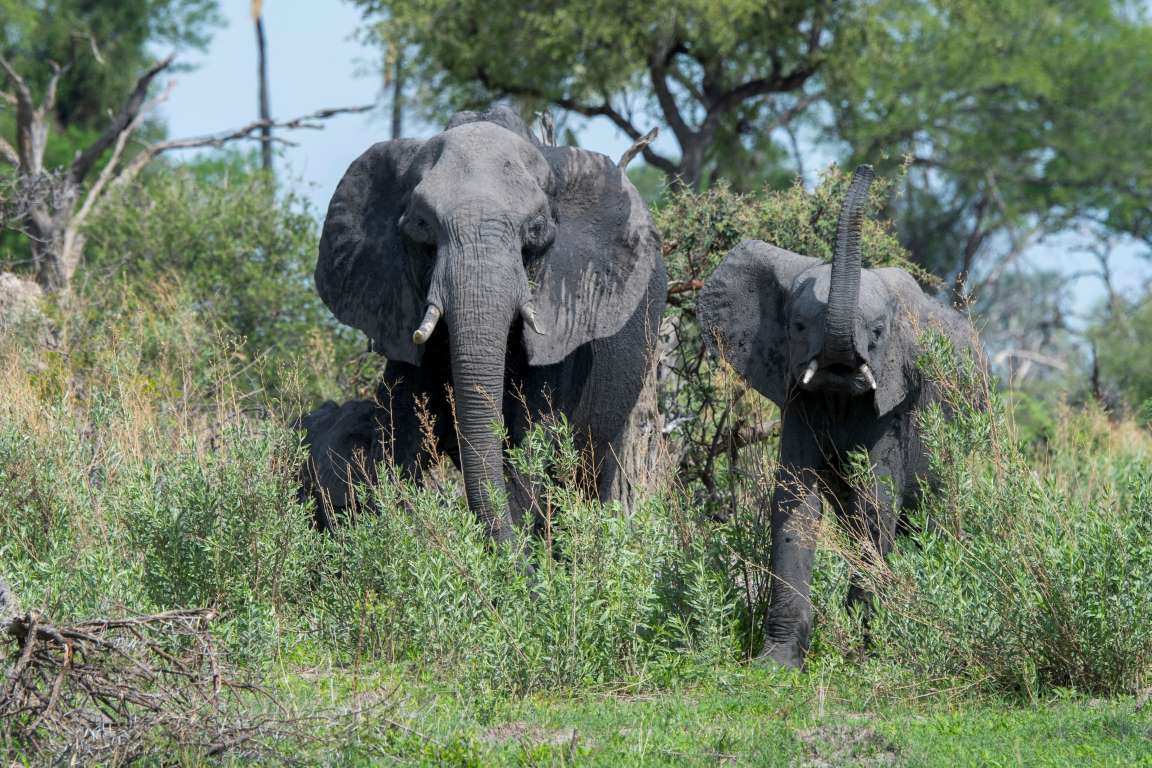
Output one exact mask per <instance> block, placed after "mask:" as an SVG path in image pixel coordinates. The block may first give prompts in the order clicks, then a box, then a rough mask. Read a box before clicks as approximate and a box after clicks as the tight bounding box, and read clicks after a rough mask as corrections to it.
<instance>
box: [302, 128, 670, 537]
mask: <svg viewBox="0 0 1152 768" xmlns="http://www.w3.org/2000/svg"><path fill="white" fill-rule="evenodd" d="M658 263H659V243H658V239H657V238H656V236H655V233H654V231H653V229H652V225H651V222H650V219H649V218H648V213H647V210H646V208H645V206H644V204H643V202H642V201H641V199H640V197H639V195H638V194H637V192H636V190H635V189H634V188H633V187H632V185H631V184H630V183H629V182H628V180H627V178H626V177H625V176H624V175H623V173H622V172H621V170H620V169H619V168H617V167H616V165H615V164H614V163H613V162H612V161H611V160H609V159H608V158H607V157H605V156H603V155H600V154H596V153H593V152H588V151H585V150H581V149H575V148H570V147H551V146H544V145H541V144H540V143H539V142H537V141H536V139H535V138H534V137H533V136H532V134H531V132H530V131H529V130H528V128H527V127H526V126H525V125H524V123H523V122H522V121H521V120H520V118H519V117H518V116H517V115H516V114H515V113H514V112H512V111H511V110H509V109H507V108H502V107H497V108H495V109H493V110H491V111H489V112H487V113H484V114H476V113H472V112H464V113H460V114H458V115H456V116H455V117H454V118H453V119H452V120H451V122H449V124H448V126H447V128H446V129H445V130H444V131H443V132H442V133H440V134H438V135H436V136H434V137H433V138H431V139H428V140H426V141H415V140H403V139H402V140H395V141H388V142H383V143H380V144H376V145H374V146H373V147H371V148H370V149H368V151H367V152H365V153H364V154H363V155H361V156H360V157H359V158H357V159H356V160H355V161H354V162H353V163H352V165H351V166H350V167H349V169H348V171H347V173H346V174H345V176H344V178H343V180H342V181H341V182H340V184H339V186H338V187H337V189H336V192H335V194H334V196H333V198H332V202H331V204H330V205H329V208H328V215H327V218H326V220H325V222H324V230H323V234H322V237H321V241H320V252H319V260H318V263H317V266H316V286H317V288H318V290H319V293H320V296H321V298H322V299H323V300H324V302H325V303H326V304H327V305H328V307H329V308H330V309H331V310H332V312H333V313H334V314H335V315H336V317H337V318H338V319H339V320H341V321H342V322H344V323H346V324H348V325H351V326H353V327H355V328H359V329H360V330H362V331H364V332H365V333H366V334H367V335H368V336H369V337H370V338H371V339H372V341H373V343H374V345H375V348H376V349H377V350H378V351H380V352H382V353H383V354H384V355H385V356H387V357H388V358H389V359H391V360H399V361H403V362H407V363H411V364H413V365H419V363H420V361H421V356H422V351H423V345H425V344H426V343H428V342H429V340H430V339H432V338H433V337H434V336H435V335H437V334H446V335H447V344H448V348H449V355H450V359H451V365H452V376H453V383H454V386H455V397H456V415H457V424H458V429H459V434H460V444H461V462H462V468H463V471H464V478H465V487H466V491H467V495H468V503H469V506H470V507H471V508H472V509H473V511H475V512H476V513H477V515H478V516H479V517H480V518H481V520H482V521H483V522H485V523H486V524H488V525H489V526H490V530H491V531H492V532H494V533H497V534H499V525H498V523H497V520H498V515H499V514H500V513H501V512H502V510H500V509H497V508H496V506H495V501H494V499H493V496H492V493H491V491H492V490H493V489H495V490H497V491H501V490H502V489H503V487H504V483H503V474H502V472H503V463H502V458H503V455H502V446H501V444H500V440H499V437H498V435H497V432H496V430H495V429H494V427H495V426H496V425H497V424H498V423H499V422H500V419H501V403H502V401H503V388H504V373H505V371H504V365H505V355H506V353H507V351H508V349H507V348H508V344H509V339H510V336H511V337H512V338H516V337H519V338H521V339H522V343H523V345H524V347H525V352H526V355H527V360H528V363H529V364H530V365H548V364H552V363H557V362H559V361H561V360H562V359H564V358H565V357H566V356H567V355H569V354H570V353H571V352H572V351H573V350H575V349H576V348H577V347H579V346H581V345H583V344H585V343H587V342H590V341H592V340H594V339H598V338H604V337H608V336H612V335H614V334H616V333H617V332H618V331H619V330H620V329H621V328H622V327H623V326H624V324H625V323H626V322H627V320H628V319H629V317H631V315H632V314H633V312H634V310H635V309H636V308H637V306H638V305H639V303H640V301H641V299H642V298H643V297H644V296H645V295H646V289H647V287H648V283H649V279H650V277H651V275H652V272H653V269H655V268H657V266H658ZM521 329H526V330H523V331H522V332H520V333H516V331H517V330H521ZM493 526H495V527H493Z"/></svg>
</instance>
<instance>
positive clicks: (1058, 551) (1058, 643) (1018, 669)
mask: <svg viewBox="0 0 1152 768" xmlns="http://www.w3.org/2000/svg"><path fill="white" fill-rule="evenodd" d="M954 405H955V410H956V414H955V418H954V419H953V420H952V421H948V420H945V419H944V418H943V417H942V414H941V412H940V411H939V410H936V411H934V412H930V413H928V414H925V415H924V416H923V417H922V424H923V427H924V430H925V435H926V442H927V443H928V444H929V445H930V447H931V449H932V452H933V455H934V458H935V466H936V470H937V472H938V473H939V475H940V477H941V480H942V490H941V493H940V494H939V495H938V496H937V497H936V498H935V499H934V500H933V501H932V502H931V503H930V504H929V505H928V506H927V508H926V509H925V514H924V517H923V519H921V520H919V521H918V524H917V525H916V526H914V528H915V530H916V533H915V534H914V535H913V536H912V537H911V540H909V541H905V542H904V543H903V545H902V546H900V547H899V549H898V552H897V553H896V554H895V556H894V557H892V558H891V562H890V566H891V570H890V571H888V570H887V569H885V572H883V573H880V574H874V575H875V576H876V577H877V578H876V581H877V582H878V584H879V585H880V590H881V594H882V595H883V599H882V600H881V603H880V605H881V609H880V611H879V613H878V615H877V621H876V622H875V625H876V626H875V630H876V631H875V637H876V638H877V641H878V648H879V649H880V650H881V651H882V653H883V654H884V656H885V657H887V658H889V659H891V660H893V661H896V662H897V663H899V664H901V665H905V666H907V667H909V668H911V669H915V670H917V671H919V672H921V673H923V674H925V675H932V676H946V677H953V676H960V677H964V678H968V679H971V680H974V681H977V682H979V683H981V684H983V685H985V686H987V687H989V688H992V689H995V690H1000V691H1007V692H1012V693H1016V694H1019V695H1022V696H1027V697H1031V698H1035V697H1038V696H1040V695H1042V694H1043V693H1045V692H1048V691H1051V690H1052V689H1054V688H1063V687H1068V688H1074V689H1077V690H1080V691H1088V692H1095V693H1118V692H1126V691H1132V690H1135V689H1137V688H1139V687H1142V686H1143V685H1146V684H1147V680H1148V679H1149V676H1150V675H1152V602H1149V600H1148V599H1147V595H1148V594H1149V590H1150V589H1152V450H1150V446H1149V442H1148V440H1147V436H1146V435H1145V434H1143V433H1141V432H1140V431H1139V430H1138V429H1137V428H1136V427H1135V425H1133V424H1130V423H1118V424H1117V423H1112V422H1110V421H1109V420H1108V419H1107V417H1106V416H1105V415H1104V414H1103V413H1101V412H1100V411H1098V410H1095V409H1093V408H1087V409H1083V410H1071V409H1069V408H1067V407H1065V408H1062V409H1061V411H1060V412H1059V413H1058V414H1056V418H1055V419H1054V420H1053V426H1052V428H1051V429H1052V431H1051V434H1050V435H1049V437H1048V440H1047V442H1046V443H1045V444H1043V446H1042V447H1041V448H1040V449H1039V450H1035V451H1033V450H1031V449H1030V447H1029V446H1028V445H1027V444H1024V443H1022V442H1021V441H1020V440H1019V439H1018V438H1017V437H1016V435H1015V434H1014V430H1012V429H1010V428H1009V423H1008V422H1007V420H1006V419H1005V416H1004V404H1003V402H1002V400H1001V398H1000V397H999V396H994V397H993V402H992V407H991V408H989V409H983V408H979V407H975V406H974V404H972V403H964V402H955V401H954ZM929 519H933V520H934V521H935V522H936V523H937V525H935V526H931V525H928V524H927V523H926V521H927V520H929Z"/></svg>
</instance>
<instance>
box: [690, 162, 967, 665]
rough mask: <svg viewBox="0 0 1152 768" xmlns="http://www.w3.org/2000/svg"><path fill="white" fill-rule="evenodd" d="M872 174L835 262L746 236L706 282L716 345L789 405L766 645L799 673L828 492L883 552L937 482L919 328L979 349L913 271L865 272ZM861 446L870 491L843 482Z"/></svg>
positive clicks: (849, 216) (704, 297)
mask: <svg viewBox="0 0 1152 768" xmlns="http://www.w3.org/2000/svg"><path fill="white" fill-rule="evenodd" d="M871 179H872V170H871V168H869V167H868V166H861V167H860V168H858V169H857V171H856V175H855V177H854V179H853V182H852V186H851V188H850V190H849V193H848V196H847V199H846V200H845V202H844V207H843V208H842V210H841V213H840V224H839V232H838V237H837V243H836V249H835V254H834V258H833V262H832V263H831V264H826V263H823V262H822V261H821V260H819V259H814V258H809V257H807V256H800V255H797V254H795V253H790V252H788V251H785V250H782V249H780V248H776V247H774V246H772V245H769V244H767V243H764V242H760V241H758V240H752V241H747V242H744V243H741V244H740V245H739V246H737V247H736V248H735V249H733V250H732V251H731V252H730V253H729V254H728V256H727V257H726V258H725V259H724V261H723V263H721V265H720V266H719V267H718V268H717V269H716V271H715V272H714V273H713V274H712V275H711V276H710V277H709V278H708V280H707V281H706V282H705V284H704V288H703V290H702V292H701V295H700V301H699V313H700V321H701V327H702V328H703V329H704V332H705V333H704V336H705V339H706V342H707V344H708V346H709V347H710V349H711V350H712V352H713V353H714V354H717V355H720V356H722V357H724V358H725V359H726V360H727V361H728V362H729V363H730V364H731V365H732V367H733V368H734V369H735V370H736V371H737V372H738V373H740V374H741V376H743V377H744V378H745V379H746V380H747V381H748V383H749V384H750V385H751V386H752V387H753V388H755V389H756V390H757V391H759V392H760V393H761V394H763V395H765V396H767V397H768V398H770V399H771V400H772V401H773V402H775V403H776V404H777V405H778V406H780V410H781V433H780V462H779V472H778V475H777V482H776V490H775V492H774V494H773V497H772V552H771V555H770V563H769V569H770V571H771V574H772V581H771V587H770V595H769V601H770V607H769V611H768V617H767V626H766V634H765V641H764V648H763V651H762V653H763V654H764V655H766V656H768V657H770V658H771V659H773V660H775V661H777V662H779V663H780V664H783V665H785V666H788V667H793V668H798V667H800V666H802V665H803V661H804V654H805V652H806V650H807V647H808V637H809V632H810V630H811V626H812V605H811V601H810V598H809V594H810V593H809V589H810V582H811V576H812V562H813V555H814V548H813V543H814V535H815V524H816V522H817V520H818V519H819V515H820V507H821V496H824V497H825V498H827V499H828V500H829V501H831V502H832V504H833V505H834V507H835V509H836V510H837V512H838V514H839V515H840V517H841V520H842V521H843V522H844V523H845V524H846V526H847V528H848V529H849V530H850V531H851V532H852V533H854V534H855V535H856V536H857V537H859V540H860V541H861V544H862V546H863V551H862V556H864V557H866V558H868V557H875V556H877V555H879V556H880V557H883V556H885V555H886V554H887V553H888V551H889V550H890V549H891V547H892V540H893V536H894V534H895V531H896V525H897V520H898V518H899V516H900V510H901V509H904V510H907V509H909V508H910V507H911V506H913V505H915V504H916V503H917V502H918V501H919V499H918V493H919V489H920V487H921V486H920V481H921V480H927V481H929V482H931V479H930V478H929V476H928V457H927V455H926V453H925V450H924V447H923V446H922V444H921V440H920V435H919V433H918V430H917V426H916V412H917V411H918V410H920V409H922V408H924V407H925V406H926V405H928V404H929V403H931V402H932V401H933V400H934V398H935V393H934V392H933V388H932V386H931V385H930V383H929V382H927V381H924V380H922V379H921V375H920V373H919V372H918V371H917V368H916V357H917V355H918V348H917V346H918V341H919V339H920V337H921V334H922V333H923V332H925V331H928V330H930V329H932V328H935V329H938V330H939V331H940V332H942V333H944V334H946V335H947V336H948V337H949V338H950V339H951V341H952V343H953V346H954V348H955V349H956V350H957V351H958V354H962V355H975V356H977V359H978V355H979V353H978V351H977V347H976V343H975V340H974V337H973V333H972V329H971V326H970V324H969V322H968V320H967V319H966V318H965V317H964V316H962V315H961V314H960V313H958V312H956V311H955V310H953V309H951V308H950V307H947V306H945V305H943V304H942V303H940V302H939V301H937V300H935V299H934V298H932V297H929V296H927V295H925V293H924V292H923V291H922V290H921V289H920V287H919V286H918V285H917V283H916V281H915V280H914V279H913V278H912V277H911V276H910V275H909V274H908V273H907V272H905V271H903V270H901V269H892V268H888V269H862V268H861V261H860V227H861V222H862V218H863V211H864V204H865V201H866V197H867V188H868V185H869V183H870V182H871ZM810 371H811V373H809V372H810ZM856 450H864V451H867V454H868V456H869V458H870V460H871V464H872V466H873V468H874V473H875V476H876V479H877V482H876V484H875V486H874V487H870V488H856V487H851V486H850V485H849V484H848V483H847V482H846V481H845V476H846V474H847V470H846V467H845V461H846V459H847V456H848V454H849V453H850V452H852V451H856ZM848 601H849V603H850V604H851V603H854V602H860V603H862V604H863V606H864V607H865V608H867V604H868V603H869V602H870V601H871V595H869V594H868V593H867V592H866V591H865V590H864V589H863V588H862V587H861V586H860V585H859V584H858V583H856V582H855V581H854V582H853V585H852V587H851V589H850V590H849V594H848Z"/></svg>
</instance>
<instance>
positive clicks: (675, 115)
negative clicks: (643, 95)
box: [634, 53, 695, 148]
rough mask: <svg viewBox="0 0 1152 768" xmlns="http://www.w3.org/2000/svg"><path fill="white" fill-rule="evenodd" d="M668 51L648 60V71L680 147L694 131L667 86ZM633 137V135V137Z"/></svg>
mask: <svg viewBox="0 0 1152 768" xmlns="http://www.w3.org/2000/svg"><path fill="white" fill-rule="evenodd" d="M669 55H670V54H669V53H659V54H656V55H654V56H652V57H651V58H650V59H649V60H648V73H649V75H650V76H651V78H652V90H653V91H654V92H655V93H656V101H657V103H658V104H659V105H660V111H661V112H663V113H664V119H665V120H666V121H667V122H668V127H669V128H671V129H672V133H673V135H675V136H676V140H677V141H678V142H680V146H681V147H685V148H686V147H687V146H688V145H689V144H691V143H692V140H693V139H694V138H695V131H693V130H692V129H691V128H689V127H688V123H686V122H685V121H684V116H683V115H681V114H680V107H678V106H677V105H676V98H675V97H674V96H673V95H672V91H671V89H670V88H669V87H668V56H669ZM634 138H635V137H634Z"/></svg>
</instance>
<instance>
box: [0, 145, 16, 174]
mask: <svg viewBox="0 0 1152 768" xmlns="http://www.w3.org/2000/svg"><path fill="white" fill-rule="evenodd" d="M0 159H3V160H6V161H7V162H9V163H11V164H12V165H14V166H16V167H17V168H19V167H20V156H19V155H18V154H16V148H15V147H13V146H12V145H11V144H9V143H8V141H7V139H4V138H2V137H0Z"/></svg>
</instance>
